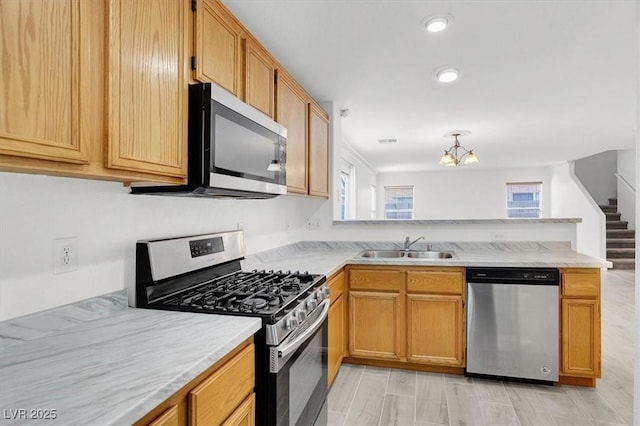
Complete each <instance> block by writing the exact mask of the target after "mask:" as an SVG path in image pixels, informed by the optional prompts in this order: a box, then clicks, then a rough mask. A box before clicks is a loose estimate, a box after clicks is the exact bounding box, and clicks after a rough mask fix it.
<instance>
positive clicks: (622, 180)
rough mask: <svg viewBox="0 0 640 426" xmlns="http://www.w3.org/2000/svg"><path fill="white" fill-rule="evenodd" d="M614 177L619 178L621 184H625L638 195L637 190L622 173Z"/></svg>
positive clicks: (615, 174)
mask: <svg viewBox="0 0 640 426" xmlns="http://www.w3.org/2000/svg"><path fill="white" fill-rule="evenodd" d="M613 175H614V176H615V177H617V178H618V179H619V180H620V182H622V183H624V184H625V185H626V186H627V187H628V188H629V189H630V190H631V191H633V193H634V194H635V193H636V189H635V188H634V187H633V185H631V184H630V183H629V181H628V180H626V179H625V178H624V176H622V175H621V174H620V173H614V174H613Z"/></svg>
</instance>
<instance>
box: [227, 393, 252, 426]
mask: <svg viewBox="0 0 640 426" xmlns="http://www.w3.org/2000/svg"><path fill="white" fill-rule="evenodd" d="M255 423H256V396H255V394H251V395H249V397H248V398H247V399H245V400H244V402H243V403H242V404H240V406H239V407H238V408H237V409H236V410H235V411H234V412H233V414H231V416H229V418H228V419H227V421H226V422H224V423H223V426H253V425H255Z"/></svg>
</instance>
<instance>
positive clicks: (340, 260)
mask: <svg viewBox="0 0 640 426" xmlns="http://www.w3.org/2000/svg"><path fill="white" fill-rule="evenodd" d="M431 246H432V249H433V250H440V251H450V252H452V253H453V258H451V259H409V258H392V259H384V258H382V259H381V258H361V257H358V254H360V253H361V252H362V251H364V250H375V249H378V250H380V249H382V250H385V249H386V250H389V249H398V248H399V247H398V246H397V245H395V244H393V243H389V242H343V241H340V242H335V241H333V242H327V241H318V242H314V241H303V242H299V243H295V244H291V245H288V246H284V247H280V248H277V249H273V250H268V251H265V252H262V253H258V254H255V255H252V256H248V257H247V259H245V260H244V261H243V263H242V266H243V269H247V270H251V269H274V270H280V269H282V270H300V271H309V272H310V273H316V274H325V275H327V276H330V275H331V274H333V273H335V272H336V271H338V270H340V269H341V268H342V267H344V266H345V265H347V264H351V265H353V264H372V265H415V266H477V267H532V268H533V267H535V268H538V267H540V268H549V267H555V268H563V267H565V268H567V267H574V268H606V267H611V263H610V262H608V261H606V260H603V259H598V258H594V257H591V256H587V255H584V254H581V253H577V252H575V251H573V250H571V247H570V244H569V243H568V242H556V241H551V242H457V243H446V242H443V243H432V244H431ZM426 248H427V246H426V244H420V243H419V244H416V245H414V246H413V247H412V249H415V250H425V249H426Z"/></svg>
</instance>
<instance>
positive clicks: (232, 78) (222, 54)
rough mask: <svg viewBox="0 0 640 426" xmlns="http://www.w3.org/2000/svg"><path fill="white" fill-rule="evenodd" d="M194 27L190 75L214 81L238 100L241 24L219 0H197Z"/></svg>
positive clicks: (241, 88)
mask: <svg viewBox="0 0 640 426" xmlns="http://www.w3.org/2000/svg"><path fill="white" fill-rule="evenodd" d="M194 30H195V36H194V37H195V40H194V41H195V51H194V55H195V70H194V78H195V79H196V80H198V81H201V82H203V83H207V82H214V83H217V84H218V85H219V86H222V87H224V88H225V89H227V90H228V91H229V92H231V93H233V94H234V95H236V96H237V97H238V98H240V99H242V98H243V87H242V75H243V73H242V67H243V64H242V38H243V34H244V31H243V29H242V27H241V26H240V25H238V24H237V23H236V21H235V19H234V18H233V16H232V15H231V14H230V13H229V12H228V11H227V9H226V8H225V7H224V6H222V5H221V4H220V2H218V1H216V0H201V1H200V2H198V7H197V9H196V11H195V28H194Z"/></svg>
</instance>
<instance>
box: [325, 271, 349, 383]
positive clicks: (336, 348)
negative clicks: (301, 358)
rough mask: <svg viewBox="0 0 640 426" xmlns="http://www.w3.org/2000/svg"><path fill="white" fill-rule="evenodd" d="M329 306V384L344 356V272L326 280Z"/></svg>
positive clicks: (345, 297)
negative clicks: (329, 300)
mask: <svg viewBox="0 0 640 426" xmlns="http://www.w3.org/2000/svg"><path fill="white" fill-rule="evenodd" d="M327 286H328V287H329V297H330V298H331V306H330V307H329V348H328V350H327V352H328V354H327V358H328V359H327V363H328V374H327V376H328V381H329V385H331V384H332V383H333V381H334V379H335V377H336V374H338V370H339V369H340V364H341V363H342V359H343V358H344V353H345V340H346V307H347V304H346V300H347V296H345V295H344V272H342V271H340V272H338V273H337V274H335V275H333V276H332V277H330V278H329V279H328V280H327Z"/></svg>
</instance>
